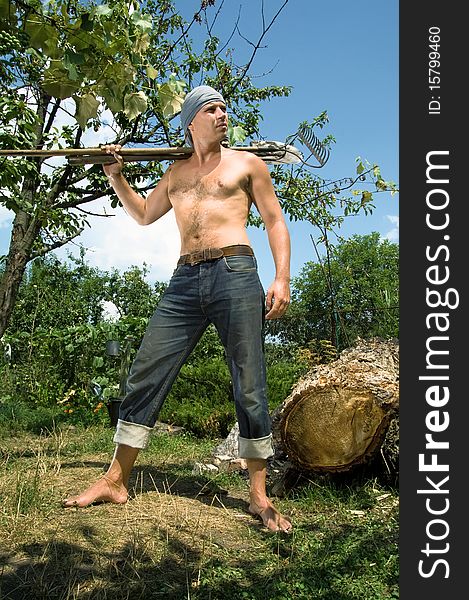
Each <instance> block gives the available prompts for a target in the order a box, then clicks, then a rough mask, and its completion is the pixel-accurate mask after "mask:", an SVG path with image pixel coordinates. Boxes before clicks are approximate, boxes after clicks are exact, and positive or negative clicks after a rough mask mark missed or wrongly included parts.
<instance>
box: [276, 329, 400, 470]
mask: <svg viewBox="0 0 469 600" xmlns="http://www.w3.org/2000/svg"><path fill="white" fill-rule="evenodd" d="M398 361H399V345H398V342H397V340H380V339H373V340H368V341H365V340H360V339H359V340H358V342H357V344H356V346H355V347H353V348H351V349H348V350H344V351H343V352H342V353H341V355H340V356H339V358H338V359H337V360H336V361H334V362H331V363H329V364H323V365H319V366H318V367H315V368H314V369H312V370H311V371H310V372H309V373H308V374H307V375H306V376H305V377H303V378H302V379H301V380H300V381H299V382H298V383H297V385H296V386H295V388H294V389H293V391H292V393H291V394H290V395H289V396H288V398H287V399H286V400H285V401H284V402H283V403H282V405H281V406H279V407H278V408H277V409H276V410H275V411H274V414H273V415H272V421H273V435H274V445H275V446H276V447H277V448H279V449H280V451H283V452H284V453H285V454H286V455H287V457H288V461H290V463H291V464H292V465H293V466H294V467H296V468H297V469H298V470H300V471H313V472H339V471H347V470H349V469H351V468H352V467H354V466H356V465H359V464H363V463H366V462H368V461H369V460H370V459H371V458H372V457H373V456H374V455H375V454H376V453H377V452H378V451H379V450H380V448H381V446H382V444H383V442H384V441H385V438H386V436H387V434H388V429H389V425H390V423H391V422H393V421H394V423H395V424H397V420H396V419H397V412H398V406H399V362H398ZM396 426H397V425H396ZM394 429H395V428H394ZM388 437H389V436H388ZM391 437H392V438H393V441H391V442H390V443H391V444H392V443H394V444H395V445H396V441H395V440H396V437H395V436H391ZM397 439H398V438H397Z"/></svg>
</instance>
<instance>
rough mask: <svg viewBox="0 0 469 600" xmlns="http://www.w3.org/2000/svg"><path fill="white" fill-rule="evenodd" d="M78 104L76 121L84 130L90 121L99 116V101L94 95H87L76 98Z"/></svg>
mask: <svg viewBox="0 0 469 600" xmlns="http://www.w3.org/2000/svg"><path fill="white" fill-rule="evenodd" d="M74 100H75V103H76V111H75V119H76V120H77V122H78V124H79V125H80V127H81V128H82V129H83V130H84V129H86V125H87V123H88V121H89V120H90V119H93V118H94V117H96V115H97V114H98V108H99V101H98V100H97V99H96V97H95V96H94V94H85V95H84V96H74Z"/></svg>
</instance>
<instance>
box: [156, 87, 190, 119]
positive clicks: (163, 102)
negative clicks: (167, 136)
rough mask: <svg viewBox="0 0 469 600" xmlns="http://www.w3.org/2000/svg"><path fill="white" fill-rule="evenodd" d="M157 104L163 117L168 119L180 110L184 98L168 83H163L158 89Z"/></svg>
mask: <svg viewBox="0 0 469 600" xmlns="http://www.w3.org/2000/svg"><path fill="white" fill-rule="evenodd" d="M158 102H159V105H160V106H161V111H162V112H163V115H164V116H165V117H168V118H169V117H172V116H173V115H175V114H176V113H178V112H179V111H180V110H181V106H182V103H183V102H184V97H183V96H182V95H181V94H180V93H178V92H176V91H175V90H174V88H173V86H172V85H171V84H170V83H163V84H162V85H160V87H159V88H158Z"/></svg>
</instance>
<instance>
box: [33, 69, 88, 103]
mask: <svg viewBox="0 0 469 600" xmlns="http://www.w3.org/2000/svg"><path fill="white" fill-rule="evenodd" d="M42 85H43V88H44V90H45V91H46V92H47V93H48V94H50V95H51V96H52V97H54V98H61V99H64V98H70V96H72V95H73V94H74V93H75V92H76V91H77V90H78V89H79V88H80V82H79V81H77V80H75V81H74V80H71V79H70V77H69V74H68V71H67V70H65V69H64V68H63V64H62V61H60V60H51V61H50V65H49V67H48V68H47V69H46V70H45V71H44V80H43V84H42Z"/></svg>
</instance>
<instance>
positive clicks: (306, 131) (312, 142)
mask: <svg viewBox="0 0 469 600" xmlns="http://www.w3.org/2000/svg"><path fill="white" fill-rule="evenodd" d="M297 135H298V137H299V139H300V140H301V142H302V143H303V144H304V145H305V146H306V147H307V148H308V149H309V150H310V151H311V153H312V154H313V156H314V157H315V158H316V160H317V161H318V163H319V164H320V166H321V167H323V166H324V165H325V164H326V162H327V161H328V160H329V155H330V152H329V149H328V148H326V147H325V146H324V145H323V144H322V142H320V140H319V139H318V138H317V137H316V134H315V133H314V131H313V130H312V128H311V127H309V128H308V127H306V126H304V125H302V126H301V127H300V128H299V129H298V133H297Z"/></svg>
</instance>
